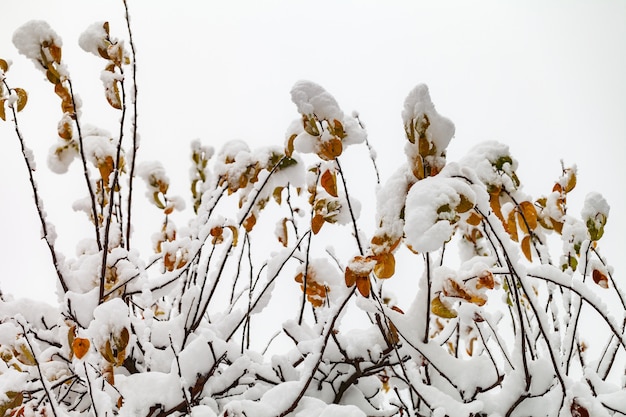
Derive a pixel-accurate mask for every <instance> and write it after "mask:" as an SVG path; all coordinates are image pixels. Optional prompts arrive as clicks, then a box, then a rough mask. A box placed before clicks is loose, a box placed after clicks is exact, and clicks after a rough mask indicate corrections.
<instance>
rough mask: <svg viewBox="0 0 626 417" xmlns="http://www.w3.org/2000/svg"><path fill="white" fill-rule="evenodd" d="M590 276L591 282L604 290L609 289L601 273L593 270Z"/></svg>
mask: <svg viewBox="0 0 626 417" xmlns="http://www.w3.org/2000/svg"><path fill="white" fill-rule="evenodd" d="M591 275H592V277H593V282H595V283H596V284H598V285H599V286H601V287H602V288H604V289H606V288H609V280H608V278H607V277H606V275H604V273H603V272H602V271H600V270H598V269H594V270H593V273H592V274H591Z"/></svg>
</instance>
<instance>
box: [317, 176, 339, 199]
mask: <svg viewBox="0 0 626 417" xmlns="http://www.w3.org/2000/svg"><path fill="white" fill-rule="evenodd" d="M320 183H321V184H322V187H323V188H324V190H326V192H327V193H328V194H330V195H332V196H333V197H337V176H336V175H335V173H334V172H331V171H330V170H326V171H324V173H323V174H322V178H321V179H320Z"/></svg>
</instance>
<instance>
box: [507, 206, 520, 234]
mask: <svg viewBox="0 0 626 417" xmlns="http://www.w3.org/2000/svg"><path fill="white" fill-rule="evenodd" d="M506 231H507V233H508V234H509V236H511V239H512V240H513V241H515V242H517V241H518V236H517V222H516V221H515V210H511V212H510V213H509V217H508V219H507V222H506Z"/></svg>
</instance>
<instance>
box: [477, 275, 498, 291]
mask: <svg viewBox="0 0 626 417" xmlns="http://www.w3.org/2000/svg"><path fill="white" fill-rule="evenodd" d="M495 285H496V283H495V280H494V279H493V274H492V273H491V271H484V272H483V273H481V274H480V275H479V276H478V282H476V289H477V290H479V289H481V288H489V289H490V290H493V289H494V287H495Z"/></svg>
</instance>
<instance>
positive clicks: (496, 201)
mask: <svg viewBox="0 0 626 417" xmlns="http://www.w3.org/2000/svg"><path fill="white" fill-rule="evenodd" d="M489 205H490V206H491V210H493V213H494V214H495V215H496V216H497V217H498V218H499V219H500V221H501V222H502V224H505V221H504V216H503V215H502V207H501V205H500V188H496V189H494V190H491V191H489ZM505 226H506V225H505Z"/></svg>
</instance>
